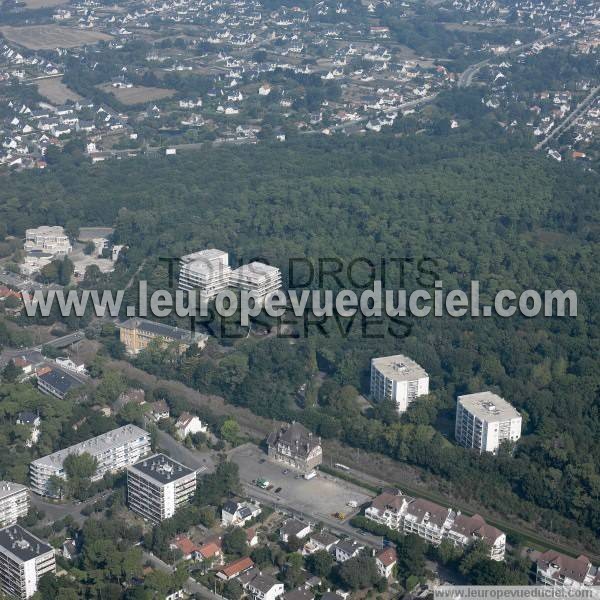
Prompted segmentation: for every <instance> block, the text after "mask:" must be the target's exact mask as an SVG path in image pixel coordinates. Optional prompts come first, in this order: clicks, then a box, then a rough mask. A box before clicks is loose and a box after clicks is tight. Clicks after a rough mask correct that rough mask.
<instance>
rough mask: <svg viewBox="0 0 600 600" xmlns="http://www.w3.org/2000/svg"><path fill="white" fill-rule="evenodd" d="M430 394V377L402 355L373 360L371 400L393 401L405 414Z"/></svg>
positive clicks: (399, 410) (421, 368)
mask: <svg viewBox="0 0 600 600" xmlns="http://www.w3.org/2000/svg"><path fill="white" fill-rule="evenodd" d="M426 394H429V375H428V374H427V372H426V371H425V369H423V367H421V366H420V365H418V364H417V363H416V362H415V361H414V360H412V359H411V358H408V357H407V356H404V355H402V354H396V355H395V356H382V357H380V358H373V359H371V398H372V399H373V400H375V401H376V402H383V401H384V400H391V401H392V402H394V403H395V404H396V406H397V408H398V412H400V413H403V412H405V411H406V409H407V408H408V406H409V404H410V403H411V402H414V401H415V400H416V399H417V398H418V397H419V396H424V395H426Z"/></svg>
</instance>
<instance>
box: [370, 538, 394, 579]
mask: <svg viewBox="0 0 600 600" xmlns="http://www.w3.org/2000/svg"><path fill="white" fill-rule="evenodd" d="M396 563H397V558H396V549H395V548H393V547H391V546H389V547H387V548H384V549H383V550H380V551H379V552H378V553H377V554H376V555H375V564H376V565H377V572H378V573H379V575H380V576H381V577H383V578H385V579H389V578H390V577H391V576H392V575H393V573H394V567H395V566H396Z"/></svg>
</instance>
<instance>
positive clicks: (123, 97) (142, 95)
mask: <svg viewBox="0 0 600 600" xmlns="http://www.w3.org/2000/svg"><path fill="white" fill-rule="evenodd" d="M98 87H99V89H101V90H102V91H103V92H108V93H109V94H112V95H113V96H114V97H115V98H116V99H117V100H118V101H119V102H122V103H123V104H128V105H133V104H143V103H145V102H154V101H155V100H162V99H163V98H170V97H171V96H172V95H173V94H174V93H175V90H169V89H166V88H157V87H143V86H134V87H132V88H114V87H112V86H111V85H110V83H104V84H102V85H100V86H98Z"/></svg>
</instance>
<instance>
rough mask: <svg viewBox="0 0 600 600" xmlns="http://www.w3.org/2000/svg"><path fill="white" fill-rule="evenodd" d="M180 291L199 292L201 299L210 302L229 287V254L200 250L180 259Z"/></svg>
mask: <svg viewBox="0 0 600 600" xmlns="http://www.w3.org/2000/svg"><path fill="white" fill-rule="evenodd" d="M179 262H180V264H181V266H180V269H179V289H180V290H188V291H191V290H198V291H199V293H200V299H203V300H209V299H211V298H214V297H215V296H216V295H217V294H218V293H219V292H221V291H223V290H224V289H226V288H227V287H228V286H229V279H230V277H231V267H230V266H229V255H228V254H227V252H223V251H222V250H217V249H209V250H200V251H199V252H194V253H193V254H186V255H185V256H182V257H181V258H180V259H179Z"/></svg>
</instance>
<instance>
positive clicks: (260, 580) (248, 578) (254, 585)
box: [238, 568, 285, 600]
mask: <svg viewBox="0 0 600 600" xmlns="http://www.w3.org/2000/svg"><path fill="white" fill-rule="evenodd" d="M238 579H239V582H240V583H241V584H242V587H243V588H244V590H246V594H247V595H248V596H249V597H250V598H252V599H253V600H276V599H277V598H279V597H280V596H283V594H284V591H285V588H284V586H283V583H281V581H278V580H277V579H275V577H273V576H272V575H268V574H267V573H263V572H262V571H259V570H258V569H257V568H253V569H250V570H249V571H246V572H245V573H243V574H242V575H240V576H239V577H238Z"/></svg>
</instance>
